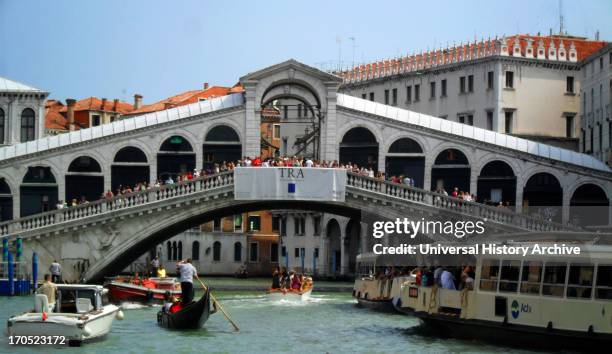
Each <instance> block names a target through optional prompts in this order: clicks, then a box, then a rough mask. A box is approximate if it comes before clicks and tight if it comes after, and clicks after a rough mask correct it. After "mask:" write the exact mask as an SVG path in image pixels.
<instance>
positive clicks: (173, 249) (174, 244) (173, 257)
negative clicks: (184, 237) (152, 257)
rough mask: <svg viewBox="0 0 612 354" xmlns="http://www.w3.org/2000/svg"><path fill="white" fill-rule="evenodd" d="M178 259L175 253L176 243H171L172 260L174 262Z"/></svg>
mask: <svg viewBox="0 0 612 354" xmlns="http://www.w3.org/2000/svg"><path fill="white" fill-rule="evenodd" d="M177 259H178V254H177V253H176V241H172V260H173V261H176V260H177Z"/></svg>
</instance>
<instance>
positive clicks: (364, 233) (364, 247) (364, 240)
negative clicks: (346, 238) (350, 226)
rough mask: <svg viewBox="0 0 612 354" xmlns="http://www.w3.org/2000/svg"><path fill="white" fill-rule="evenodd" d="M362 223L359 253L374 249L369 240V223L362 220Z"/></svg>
mask: <svg viewBox="0 0 612 354" xmlns="http://www.w3.org/2000/svg"><path fill="white" fill-rule="evenodd" d="M359 224H360V228H359V231H360V232H359V233H360V235H359V239H360V241H361V249H360V250H359V253H362V254H363V253H368V252H372V249H371V248H370V247H369V245H370V243H369V242H368V241H369V240H368V224H366V223H364V222H362V223H359Z"/></svg>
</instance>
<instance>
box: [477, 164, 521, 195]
mask: <svg viewBox="0 0 612 354" xmlns="http://www.w3.org/2000/svg"><path fill="white" fill-rule="evenodd" d="M477 198H478V202H480V203H485V204H489V205H499V203H503V204H504V205H507V206H512V205H515V204H516V176H515V174H514V171H513V170H512V167H510V165H508V164H507V163H505V162H504V161H498V160H496V161H491V162H489V163H487V164H486V165H484V167H483V168H482V170H480V175H479V176H478V188H477Z"/></svg>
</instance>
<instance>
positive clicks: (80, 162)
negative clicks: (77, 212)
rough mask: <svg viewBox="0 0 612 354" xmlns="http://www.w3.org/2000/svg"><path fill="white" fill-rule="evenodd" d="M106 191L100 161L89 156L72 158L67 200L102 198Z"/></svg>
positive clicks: (68, 175)
mask: <svg viewBox="0 0 612 354" xmlns="http://www.w3.org/2000/svg"><path fill="white" fill-rule="evenodd" d="M102 193H104V175H102V168H101V167H100V164H99V163H98V161H96V160H94V159H92V158H91V157H89V156H79V157H77V158H76V159H74V160H72V162H71V163H70V166H68V172H67V173H66V201H67V202H68V204H70V201H72V200H73V199H76V200H77V201H80V200H81V198H85V200H87V201H93V200H98V199H100V196H101V195H102Z"/></svg>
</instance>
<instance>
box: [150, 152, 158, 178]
mask: <svg viewBox="0 0 612 354" xmlns="http://www.w3.org/2000/svg"><path fill="white" fill-rule="evenodd" d="M153 159H154V161H150V162H149V175H150V176H151V178H150V179H151V183H155V181H156V180H157V154H156V156H155V157H154V158H153Z"/></svg>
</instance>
